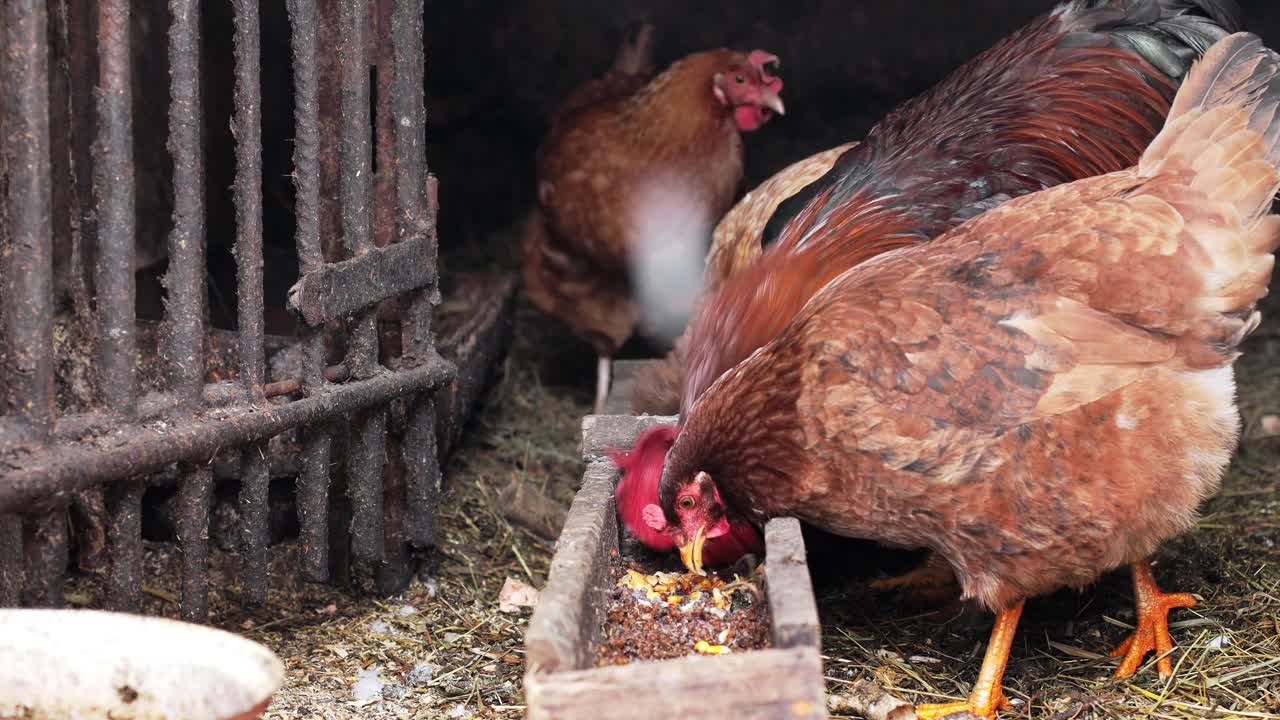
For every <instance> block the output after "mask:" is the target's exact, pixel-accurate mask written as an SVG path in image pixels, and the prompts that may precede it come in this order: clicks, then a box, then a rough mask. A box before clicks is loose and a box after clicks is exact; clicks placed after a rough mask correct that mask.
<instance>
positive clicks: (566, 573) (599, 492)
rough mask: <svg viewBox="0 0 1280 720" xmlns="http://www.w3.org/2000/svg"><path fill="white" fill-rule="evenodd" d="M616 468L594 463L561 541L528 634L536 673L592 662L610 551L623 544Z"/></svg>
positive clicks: (531, 663) (604, 601) (605, 593)
mask: <svg viewBox="0 0 1280 720" xmlns="http://www.w3.org/2000/svg"><path fill="white" fill-rule="evenodd" d="M616 478H617V470H616V468H614V467H613V464H612V463H609V462H597V463H591V464H590V465H588V466H587V471H586V473H585V474H584V475H583V479H582V488H581V489H580V490H578V494H577V496H576V497H574V499H573V505H571V506H570V507H569V516H568V519H567V520H565V524H564V530H563V531H562V532H561V533H560V540H559V541H558V542H557V543H556V554H555V557H554V558H552V560H551V570H550V572H549V574H548V577H547V585H546V587H545V588H544V589H543V591H542V595H541V597H539V599H538V610H537V612H535V613H534V615H533V618H532V619H531V620H530V621H529V632H528V633H526V634H525V639H524V644H525V652H526V667H527V668H528V671H529V672H531V673H554V672H558V671H564V670H580V669H583V668H588V667H590V666H591V663H592V661H593V660H594V657H595V647H596V645H597V644H598V643H599V638H600V629H601V626H602V623H603V622H604V613H605V610H606V606H607V602H608V595H609V580H610V572H609V564H610V559H609V556H610V554H611V553H613V552H614V551H615V550H617V548H618V514H617V512H615V511H614V504H613V486H614V483H615V482H616Z"/></svg>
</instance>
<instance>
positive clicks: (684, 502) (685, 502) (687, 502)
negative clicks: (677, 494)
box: [680, 495, 693, 510]
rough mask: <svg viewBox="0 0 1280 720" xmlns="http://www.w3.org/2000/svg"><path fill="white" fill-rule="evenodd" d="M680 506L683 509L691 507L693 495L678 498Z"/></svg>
mask: <svg viewBox="0 0 1280 720" xmlns="http://www.w3.org/2000/svg"><path fill="white" fill-rule="evenodd" d="M680 507H682V508H684V509H685V510H688V509H689V508H691V507H693V496H692V495H685V496H684V497H682V498H680Z"/></svg>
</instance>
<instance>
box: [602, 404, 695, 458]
mask: <svg viewBox="0 0 1280 720" xmlns="http://www.w3.org/2000/svg"><path fill="white" fill-rule="evenodd" d="M676 420H677V418H676V416H674V415H641V416H639V417H633V416H631V415H588V416H586V417H584V418H582V459H583V460H586V461H587V462H595V461H598V460H608V458H609V451H610V450H616V449H619V448H630V447H631V445H632V444H633V443H634V442H635V440H636V436H637V435H639V434H640V433H641V432H642V431H644V429H645V428H648V427H652V426H654V425H660V424H662V423H674V422H676Z"/></svg>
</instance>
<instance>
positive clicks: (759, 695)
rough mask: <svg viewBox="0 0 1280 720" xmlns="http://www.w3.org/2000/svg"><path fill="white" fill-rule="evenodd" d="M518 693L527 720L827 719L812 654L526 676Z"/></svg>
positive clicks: (772, 653)
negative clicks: (645, 719)
mask: <svg viewBox="0 0 1280 720" xmlns="http://www.w3.org/2000/svg"><path fill="white" fill-rule="evenodd" d="M524 688H525V700H526V702H527V703H528V710H527V711H526V714H525V717H526V718H528V719H529V720H540V719H542V718H548V719H549V718H556V720H577V719H579V718H581V720H614V719H619V720H620V719H621V718H635V717H649V716H661V717H669V718H681V719H682V720H692V719H693V718H717V719H719V718H735V719H736V718H751V719H755V718H759V719H760V720H765V719H766V718H767V719H768V720H778V719H780V718H794V719H796V720H800V719H802V718H803V719H809V718H825V717H826V707H825V703H824V699H823V697H824V696H823V692H824V690H823V684H822V660H821V658H820V657H819V655H818V651H817V650H815V649H813V648H792V649H789V650H782V649H770V650H755V651H752V652H745V653H735V654H731V655H720V656H717V657H688V658H681V659H679V660H667V661H664V662H655V663H641V664H635V665H622V666H618V667H608V668H599V669H596V670H580V671H575V672H562V673H554V674H550V675H539V674H536V673H531V674H529V675H526V676H525V685H524ZM637 703H639V704H640V706H638V705H637Z"/></svg>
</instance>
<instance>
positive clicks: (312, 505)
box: [298, 424, 331, 582]
mask: <svg viewBox="0 0 1280 720" xmlns="http://www.w3.org/2000/svg"><path fill="white" fill-rule="evenodd" d="M303 437H304V444H303V446H302V474H301V475H300V476H299V477H298V523H299V524H300V525H301V527H302V531H301V538H300V540H301V542H302V571H303V573H304V574H305V576H306V578H307V579H308V580H311V581H312V582H324V581H325V580H328V579H329V445H330V442H331V439H330V435H329V432H328V430H326V429H325V428H324V426H323V425H320V424H316V425H312V426H309V427H307V428H306V429H304V430H303Z"/></svg>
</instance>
